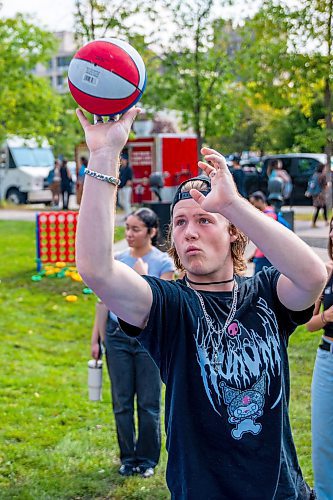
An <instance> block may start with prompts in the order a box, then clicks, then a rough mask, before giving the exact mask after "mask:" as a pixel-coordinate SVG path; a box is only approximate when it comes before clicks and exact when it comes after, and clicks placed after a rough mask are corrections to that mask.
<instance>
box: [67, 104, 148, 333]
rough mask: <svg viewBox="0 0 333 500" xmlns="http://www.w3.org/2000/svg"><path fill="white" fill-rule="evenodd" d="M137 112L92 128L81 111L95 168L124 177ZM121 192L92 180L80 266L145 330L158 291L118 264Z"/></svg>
mask: <svg viewBox="0 0 333 500" xmlns="http://www.w3.org/2000/svg"><path fill="white" fill-rule="evenodd" d="M137 113H138V109H137V108H132V109H131V110H130V111H128V112H127V113H125V115H123V117H122V118H121V119H120V120H119V121H117V122H113V123H112V122H107V123H97V124H96V125H92V124H90V123H89V121H88V120H87V118H86V117H85V116H84V115H83V113H82V111H80V110H78V112H77V115H78V118H79V120H80V123H81V125H82V127H83V129H84V132H85V136H86V142H87V146H88V148H89V150H90V158H89V164H88V168H89V169H91V170H95V171H97V172H100V173H102V174H105V175H111V176H114V177H118V173H119V154H120V152H121V150H122V149H123V147H124V145H125V144H126V142H127V139H128V134H129V131H130V127H131V124H132V122H133V120H134V118H135V116H136V115H137ZM116 189H117V188H116V187H115V186H114V185H113V184H109V183H107V182H102V181H100V180H97V179H95V178H92V177H90V176H88V175H86V179H85V182H84V187H83V196H82V201H81V206H80V215H79V222H78V228H77V234H76V263H77V267H78V271H79V273H80V274H81V276H82V278H83V280H84V281H85V283H87V285H88V286H89V287H90V288H92V289H93V290H94V292H95V293H96V295H97V296H98V297H100V299H101V300H102V302H103V303H104V304H105V306H106V307H107V309H110V310H111V311H113V312H114V313H115V314H116V315H117V316H119V317H120V318H121V319H123V320H124V321H127V322H128V323H130V324H132V325H134V326H138V327H141V328H142V327H143V326H144V325H145V323H146V321H147V318H148V315H149V312H150V308H151V304H152V292H151V289H150V287H149V285H148V283H147V282H146V281H145V280H144V279H143V278H142V277H141V276H140V275H139V274H138V273H136V272H135V271H134V270H133V269H131V268H130V267H128V266H126V265H125V264H123V263H122V262H119V261H116V260H115V259H114V253H113V238H114V225H115V201H116Z"/></svg>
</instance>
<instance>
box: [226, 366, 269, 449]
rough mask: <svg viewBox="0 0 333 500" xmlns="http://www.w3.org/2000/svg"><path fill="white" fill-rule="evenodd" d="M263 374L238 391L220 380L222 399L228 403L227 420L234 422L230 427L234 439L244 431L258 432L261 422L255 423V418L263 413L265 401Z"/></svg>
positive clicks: (238, 437) (239, 437)
mask: <svg viewBox="0 0 333 500" xmlns="http://www.w3.org/2000/svg"><path fill="white" fill-rule="evenodd" d="M265 379H266V377H265V374H263V375H262V376H261V377H260V379H259V380H258V382H256V383H255V384H254V385H253V386H252V387H251V388H250V389H246V390H245V391H240V390H238V389H233V388H232V387H228V386H227V385H226V384H225V382H221V384H220V386H221V387H222V392H223V399H224V402H225V403H226V404H227V405H228V414H229V419H228V421H229V422H230V423H232V424H236V427H235V428H234V429H232V431H231V435H232V437H234V438H235V439H241V437H242V436H243V434H244V433H245V432H251V434H259V432H260V431H261V424H259V423H256V422H255V419H256V418H258V417H261V415H262V414H263V407H264V403H265V385H266V384H265Z"/></svg>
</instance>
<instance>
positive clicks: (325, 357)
mask: <svg viewBox="0 0 333 500" xmlns="http://www.w3.org/2000/svg"><path fill="white" fill-rule="evenodd" d="M328 257H329V260H328V262H327V263H326V268H327V275H328V278H327V283H326V286H325V288H324V292H323V295H322V296H321V297H320V298H319V299H318V300H317V302H316V305H315V309H314V312H313V317H312V318H311V320H310V321H309V322H308V323H307V328H308V330H309V331H310V332H315V331H317V330H323V336H322V339H321V343H320V344H319V347H318V349H317V356H316V361H315V366H314V372H313V378H312V398H311V399H312V411H311V415H312V418H311V420H312V422H311V428H312V464H313V473H314V483H315V491H316V494H317V496H318V499H319V500H332V498H333V481H332V477H333V476H332V471H333V432H332V429H333V218H331V221H330V225H329V237H328Z"/></svg>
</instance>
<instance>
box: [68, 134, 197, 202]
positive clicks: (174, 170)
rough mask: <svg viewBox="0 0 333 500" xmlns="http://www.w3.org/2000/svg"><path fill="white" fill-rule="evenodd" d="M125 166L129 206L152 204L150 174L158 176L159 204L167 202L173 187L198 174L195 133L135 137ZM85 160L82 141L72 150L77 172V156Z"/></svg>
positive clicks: (173, 192) (85, 153)
mask: <svg viewBox="0 0 333 500" xmlns="http://www.w3.org/2000/svg"><path fill="white" fill-rule="evenodd" d="M126 148H127V149H128V154H129V164H130V166H131V167H132V169H133V198H132V203H145V202H149V201H156V197H154V194H153V192H152V190H151V186H150V180H149V178H150V175H151V174H154V173H159V174H161V176H162V178H163V180H164V187H163V188H161V190H160V194H161V198H162V201H163V202H170V201H172V198H173V196H174V194H175V192H176V188H177V186H178V185H179V184H180V183H181V182H183V181H185V180H186V179H189V178H190V177H194V176H196V175H198V149H197V148H198V145H197V136H196V135H195V134H153V135H150V136H142V137H140V136H137V137H136V138H135V139H130V140H129V141H128V143H127V145H126ZM81 156H85V157H86V158H89V151H88V148H87V145H86V143H85V142H83V143H81V144H79V145H78V146H76V148H75V160H76V169H77V173H78V170H79V168H80V157H81Z"/></svg>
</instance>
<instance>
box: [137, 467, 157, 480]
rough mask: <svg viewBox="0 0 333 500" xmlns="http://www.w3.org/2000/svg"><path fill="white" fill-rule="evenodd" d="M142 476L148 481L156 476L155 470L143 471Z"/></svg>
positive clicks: (149, 468) (148, 468) (150, 468)
mask: <svg viewBox="0 0 333 500" xmlns="http://www.w3.org/2000/svg"><path fill="white" fill-rule="evenodd" d="M140 474H141V477H144V478H145V479H147V478H148V477H152V476H153V475H154V469H153V468H152V467H147V469H141V471H140Z"/></svg>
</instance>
